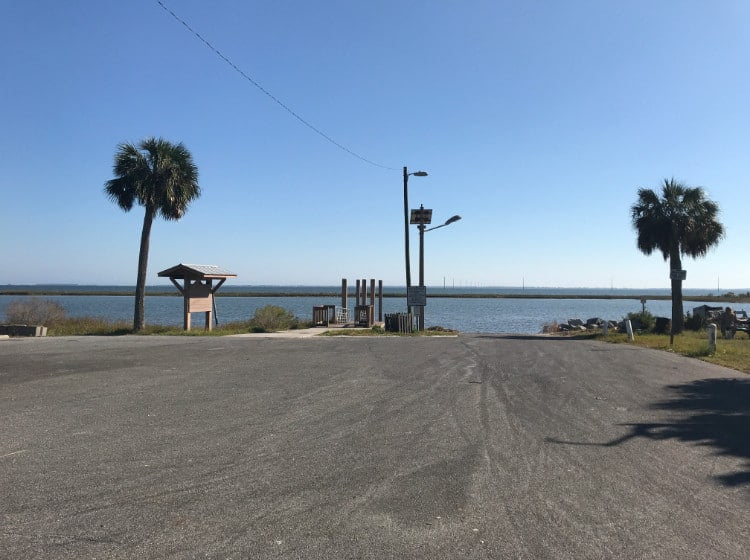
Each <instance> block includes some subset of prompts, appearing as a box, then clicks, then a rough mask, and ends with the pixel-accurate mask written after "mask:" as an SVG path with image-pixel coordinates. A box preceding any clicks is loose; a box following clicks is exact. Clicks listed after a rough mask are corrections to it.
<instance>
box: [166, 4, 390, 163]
mask: <svg viewBox="0 0 750 560" xmlns="http://www.w3.org/2000/svg"><path fill="white" fill-rule="evenodd" d="M156 3H157V4H159V6H161V7H162V8H163V9H164V11H166V12H167V13H168V14H169V15H171V16H172V17H173V18H174V19H175V20H177V21H178V22H180V23H181V24H182V25H183V26H185V28H186V29H187V30H188V31H190V33H192V34H193V35H194V36H195V37H196V38H197V39H199V40H200V41H201V42H202V43H203V44H204V45H206V46H207V47H208V48H209V49H211V50H212V51H213V52H214V53H215V54H216V55H217V56H218V57H219V58H221V59H222V60H223V61H224V62H226V63H227V64H229V66H231V67H232V69H233V70H234V71H235V72H237V73H238V74H239V75H240V76H242V77H243V78H245V79H246V80H247V81H248V82H250V83H251V84H252V85H254V86H255V87H256V88H258V89H259V90H260V91H262V92H263V93H264V94H266V96H268V97H270V98H271V99H272V100H273V101H274V102H275V103H276V104H277V105H279V106H280V107H281V108H282V109H284V110H285V111H286V112H287V113H289V114H290V115H292V116H293V117H294V118H295V119H297V120H298V121H299V122H301V123H302V124H304V125H305V126H306V127H307V128H309V129H310V130H312V131H313V132H315V133H316V134H318V135H319V136H322V137H323V138H324V139H326V140H327V141H328V142H330V143H331V144H333V145H334V146H336V147H337V148H339V149H341V150H343V151H345V152H346V153H347V154H349V155H352V156H354V157H355V158H357V159H360V160H362V161H364V162H365V163H369V164H370V165H374V166H375V167H380V168H382V169H389V170H391V171H398V169H396V168H395V167H388V166H387V165H382V164H380V163H375V162H374V161H372V160H369V159H367V158H366V157H364V156H361V155H359V154H358V153H357V152H355V151H353V150H350V149H349V148H347V147H346V146H344V145H343V144H339V143H338V142H336V140H334V139H333V138H331V137H330V136H328V135H327V134H326V133H325V132H323V131H322V130H320V129H319V128H317V127H316V126H314V125H313V124H311V123H310V122H309V121H306V120H305V119H303V118H302V117H301V116H300V115H298V114H297V113H295V112H294V111H293V110H292V109H291V108H290V107H289V106H288V105H286V104H285V103H284V102H283V101H281V100H280V99H279V98H278V97H276V96H275V95H273V94H272V93H271V92H270V91H268V90H267V89H266V88H264V87H263V86H262V85H260V84H259V83H258V82H257V81H255V80H254V79H253V78H252V77H250V76H249V75H247V74H246V73H245V72H244V71H243V70H242V69H241V68H239V67H238V66H237V65H236V64H235V63H234V62H232V61H231V60H230V59H229V58H227V57H226V56H224V55H223V54H222V53H221V51H219V49H217V48H216V47H214V46H213V45H212V44H211V43H209V42H208V41H207V40H206V39H204V38H203V37H202V36H201V34H200V33H198V32H197V31H196V30H195V29H193V28H192V27H190V25H188V23H187V22H186V21H185V20H184V19H182V18H181V17H180V16H178V15H177V14H175V13H174V12H173V11H172V10H170V9H169V8H167V6H165V5H164V3H163V2H162V1H161V0H156Z"/></svg>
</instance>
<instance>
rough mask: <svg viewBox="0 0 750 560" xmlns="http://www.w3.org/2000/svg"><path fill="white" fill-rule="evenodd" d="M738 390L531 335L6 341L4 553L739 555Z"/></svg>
mask: <svg viewBox="0 0 750 560" xmlns="http://www.w3.org/2000/svg"><path fill="white" fill-rule="evenodd" d="M749 528H750V376H747V375H745V374H741V373H738V372H734V371H732V370H728V369H724V368H721V367H718V366H713V365H710V364H706V363H703V362H700V361H697V360H690V359H687V358H683V357H680V356H675V355H672V354H669V353H666V352H657V351H651V350H646V349H641V348H635V347H630V346H626V345H608V344H604V343H598V342H587V341H573V340H570V339H558V338H554V337H541V336H528V337H526V336H511V335H461V336H459V337H455V338H440V337H430V338H427V337H425V338H419V337H403V338H399V337H367V338H338V337H336V338H329V337H315V338H298V339H286V338H252V337H244V338H243V337H239V338H232V337H223V338H215V337H211V338H193V337H190V338H188V337H184V338H183V337H145V336H124V337H63V338H39V339H11V340H5V341H2V342H0V558H13V559H20V558H42V559H47V558H49V559H52V558H54V559H67V558H71V559H72V558H75V559H89V558H92V559H93V558H136V557H138V558H217V559H218V558H232V559H235V558H236V559H245V558H299V559H324V558H325V559H348V558H352V559H354V558H365V559H383V558H429V559H456V558H488V559H489V558H492V559H498V558H522V559H540V558H550V559H553V558H554V559H568V558H569V559H574V558H575V559H582V558H583V559H586V558H591V559H594V558H596V559H600V558H627V559H631V558H664V559H673V558H681V559H692V558H694V559H707V558H722V559H726V558H729V559H732V558H737V559H740V558H742V559H744V558H747V557H748V554H749V552H750V529H749Z"/></svg>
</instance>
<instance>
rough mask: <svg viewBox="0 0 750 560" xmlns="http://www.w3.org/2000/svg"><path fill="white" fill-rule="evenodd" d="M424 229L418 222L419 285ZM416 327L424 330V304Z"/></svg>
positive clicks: (420, 282)
mask: <svg viewBox="0 0 750 560" xmlns="http://www.w3.org/2000/svg"><path fill="white" fill-rule="evenodd" d="M420 208H421V207H420ZM424 229H425V225H424V224H419V285H420V287H423V286H424ZM425 303H426V302H425ZM418 328H419V330H420V331H423V330H424V305H420V306H419V324H418Z"/></svg>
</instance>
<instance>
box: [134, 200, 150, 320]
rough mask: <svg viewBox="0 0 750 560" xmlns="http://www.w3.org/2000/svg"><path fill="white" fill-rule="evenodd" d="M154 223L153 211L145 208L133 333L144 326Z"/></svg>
mask: <svg viewBox="0 0 750 560" xmlns="http://www.w3.org/2000/svg"><path fill="white" fill-rule="evenodd" d="M153 221H154V209H153V208H151V207H149V206H146V213H145V215H144V216H143V229H142V230H141V250H140V253H138V279H137V280H136V283H135V313H134V314H133V331H135V332H138V331H140V330H142V329H143V328H144V327H145V326H146V312H145V302H146V269H147V268H148V249H149V242H150V240H151V224H152V223H153Z"/></svg>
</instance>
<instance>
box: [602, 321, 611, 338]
mask: <svg viewBox="0 0 750 560" xmlns="http://www.w3.org/2000/svg"><path fill="white" fill-rule="evenodd" d="M608 329H609V321H603V322H602V336H607V330H608Z"/></svg>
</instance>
